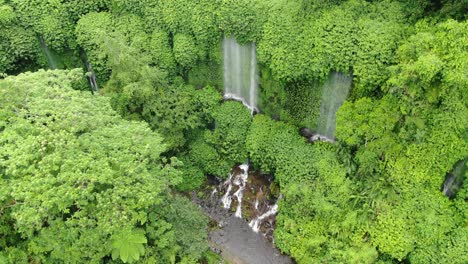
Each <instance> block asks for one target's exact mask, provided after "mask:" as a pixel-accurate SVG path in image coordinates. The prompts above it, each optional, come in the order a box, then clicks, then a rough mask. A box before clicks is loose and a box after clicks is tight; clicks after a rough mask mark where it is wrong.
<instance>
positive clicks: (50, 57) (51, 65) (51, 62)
mask: <svg viewBox="0 0 468 264" xmlns="http://www.w3.org/2000/svg"><path fill="white" fill-rule="evenodd" d="M39 43H40V45H41V49H42V51H43V53H44V55H45V56H46V58H47V63H48V64H49V68H50V69H52V70H55V69H57V62H56V61H55V59H54V57H53V55H52V51H51V50H50V49H49V47H48V46H47V44H46V43H45V41H44V38H43V37H39Z"/></svg>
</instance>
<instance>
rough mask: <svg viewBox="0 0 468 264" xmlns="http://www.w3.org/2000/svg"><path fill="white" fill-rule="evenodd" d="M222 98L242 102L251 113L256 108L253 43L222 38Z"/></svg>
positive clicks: (255, 59)
mask: <svg viewBox="0 0 468 264" xmlns="http://www.w3.org/2000/svg"><path fill="white" fill-rule="evenodd" d="M223 66H224V98H225V99H234V100H237V101H240V102H242V103H243V104H244V105H245V106H246V107H248V108H249V109H250V110H251V111H252V113H253V112H255V111H256V112H258V109H257V87H258V84H257V57H256V51H255V44H254V43H250V44H245V45H240V44H239V43H237V42H236V40H235V39H233V38H224V40H223Z"/></svg>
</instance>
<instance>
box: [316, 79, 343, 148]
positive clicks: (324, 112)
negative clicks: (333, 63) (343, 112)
mask: <svg viewBox="0 0 468 264" xmlns="http://www.w3.org/2000/svg"><path fill="white" fill-rule="evenodd" d="M351 83H352V79H351V77H349V76H347V75H345V74H343V73H339V72H332V73H330V76H329V77H328V79H327V81H326V82H325V83H324V84H323V88H322V89H323V90H322V103H321V106H320V117H319V120H318V127H317V132H318V134H317V135H316V136H315V137H316V138H314V139H315V140H322V141H334V137H335V128H336V112H337V111H338V108H340V106H341V105H342V104H343V103H344V101H345V100H346V98H347V97H348V93H349V90H350V88H351Z"/></svg>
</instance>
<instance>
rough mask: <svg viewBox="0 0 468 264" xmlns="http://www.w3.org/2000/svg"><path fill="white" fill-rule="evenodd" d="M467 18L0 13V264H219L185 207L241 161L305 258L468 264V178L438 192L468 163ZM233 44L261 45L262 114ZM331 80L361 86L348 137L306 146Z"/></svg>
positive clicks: (221, 8) (158, 5) (210, 11)
mask: <svg viewBox="0 0 468 264" xmlns="http://www.w3.org/2000/svg"><path fill="white" fill-rule="evenodd" d="M467 11H468V3H467V1H466V0H461V1H454V0H441V1H429V0H417V1H403V0H375V1H365V0H275V1H264V0H253V1H246V0H239V1H233V0H200V1H187V0H171V1H150V0H143V1H141V0H140V1H136V0H128V1H118V0H85V1H76V0H61V1H38V0H34V1H22V0H10V1H5V0H0V263H88V262H90V263H121V262H123V263H200V262H202V261H217V259H218V258H217V257H216V256H213V253H212V252H209V251H207V241H206V240H207V232H206V226H207V219H206V217H205V216H203V215H202V214H201V213H200V212H199V211H198V209H197V207H196V206H195V205H194V204H192V203H191V202H190V201H188V200H187V199H186V198H183V196H184V194H186V193H187V192H189V191H197V190H199V189H200V188H203V187H204V186H203V185H204V183H205V180H206V175H214V176H217V177H221V178H223V177H226V176H227V175H228V172H229V170H230V169H231V168H232V166H234V165H236V164H240V163H244V162H246V161H247V160H248V161H249V162H250V163H251V165H253V167H254V168H256V169H259V170H261V171H262V172H263V173H269V174H271V175H273V176H274V179H275V184H277V185H278V186H279V187H280V192H281V194H282V199H281V201H280V203H279V212H280V213H279V215H278V217H277V228H276V231H275V243H276V245H277V246H278V248H280V249H281V250H282V251H283V252H284V253H286V254H288V255H290V256H291V257H292V258H294V259H295V260H296V261H297V262H298V263H400V262H402V263H433V262H437V263H467V262H468V259H467V256H466V253H465V251H466V248H467V246H468V235H467V234H468V232H467V227H466V214H467V212H468V208H467V203H466V200H467V197H468V196H467V194H468V188H467V187H466V186H467V185H466V184H464V185H462V186H461V187H460V188H459V190H458V193H457V194H456V195H455V196H453V197H447V196H444V194H443V192H442V191H441V189H442V190H443V183H444V180H445V179H446V176H447V174H448V173H449V172H451V171H452V169H453V167H454V165H455V164H457V162H462V163H463V161H465V163H466V159H467V157H468V144H467V140H468V103H467V102H468V90H467V88H468V77H467V72H468V43H467V39H468V30H467V28H468V22H467V21H466V16H467V14H468V12H467ZM223 36H230V37H234V38H236V39H237V40H238V41H239V42H240V43H247V42H255V44H256V47H257V58H258V65H259V85H260V88H259V90H260V93H259V95H260V98H259V109H260V110H261V112H262V113H261V114H257V115H255V116H253V117H252V115H251V113H250V112H249V110H248V109H246V108H245V107H244V106H243V105H242V104H241V103H239V102H233V101H223V100H222V93H221V90H222V89H223V84H222V82H223V81H222V80H223V74H222V71H223V69H222V63H223V59H222V54H221V51H220V50H221V41H222V38H223ZM84 58H86V62H89V65H85V63H84V62H85V61H84ZM51 60H55V61H56V64H57V65H55V67H57V68H59V69H65V70H53V71H52V70H48V71H44V70H40V69H42V68H48V67H50V68H53V67H52V65H51ZM74 68H78V69H74ZM80 68H81V69H80ZM83 70H85V71H87V72H88V73H86V74H84V72H83ZM31 71H34V73H31ZM334 71H335V72H342V73H344V74H347V75H349V76H352V78H353V85H352V90H351V94H350V96H349V97H348V99H347V101H346V102H345V103H344V104H343V105H342V106H341V107H340V109H339V111H338V113H337V119H336V120H337V124H336V138H337V140H336V142H335V143H334V144H329V143H324V142H315V143H313V144H310V143H309V142H307V141H306V140H305V139H304V138H303V137H301V136H300V135H299V129H300V128H302V127H309V128H311V129H314V128H316V126H317V123H318V118H319V113H320V104H321V102H320V100H321V97H322V86H323V85H322V84H323V82H324V81H325V80H326V78H327V76H329V74H330V72H334ZM94 74H95V76H96V81H97V83H98V84H99V87H100V88H101V89H100V90H99V92H95V93H91V92H90V91H85V90H86V86H85V83H86V82H87V80H86V78H91V77H92V76H94ZM465 174H466V173H465ZM461 177H462V178H466V175H462V176H461Z"/></svg>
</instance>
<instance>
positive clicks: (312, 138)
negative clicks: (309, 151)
mask: <svg viewBox="0 0 468 264" xmlns="http://www.w3.org/2000/svg"><path fill="white" fill-rule="evenodd" d="M299 134H301V136H303V137H305V138H306V139H307V141H309V142H310V143H314V142H316V141H324V142H329V143H335V141H336V139H335V138H329V137H327V136H325V135H321V134H319V133H317V132H315V131H313V130H312V129H310V128H307V127H303V128H301V129H300V130H299Z"/></svg>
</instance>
